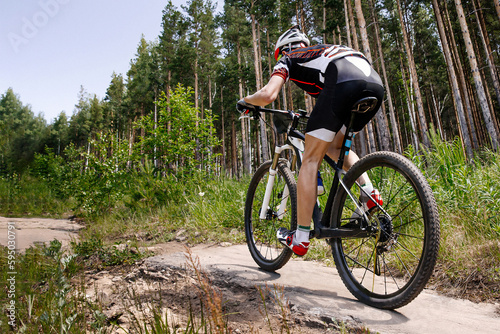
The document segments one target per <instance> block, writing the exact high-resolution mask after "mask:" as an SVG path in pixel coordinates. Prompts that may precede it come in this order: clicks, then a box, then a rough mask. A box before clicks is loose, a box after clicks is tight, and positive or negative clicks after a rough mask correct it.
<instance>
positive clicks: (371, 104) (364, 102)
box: [351, 96, 378, 114]
mask: <svg viewBox="0 0 500 334" xmlns="http://www.w3.org/2000/svg"><path fill="white" fill-rule="evenodd" d="M377 103H378V99H377V98H376V97H373V96H369V97H364V98H362V99H360V100H358V101H357V102H356V103H354V105H353V106H352V108H351V111H352V112H355V113H358V114H364V113H366V112H368V111H371V110H373V109H374V108H375V107H376V106H377Z"/></svg>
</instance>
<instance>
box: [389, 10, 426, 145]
mask: <svg viewBox="0 0 500 334" xmlns="http://www.w3.org/2000/svg"><path fill="white" fill-rule="evenodd" d="M396 3H397V6H398V14H399V20H400V22H401V30H402V32H403V42H404V46H405V50H406V54H407V56H408V63H409V66H410V77H411V81H412V83H413V90H414V94H415V99H416V102H417V111H418V120H419V124H420V129H421V132H422V140H423V142H424V145H425V146H426V147H429V145H430V144H429V138H428V137H427V121H426V119H425V112H424V106H423V101H422V94H421V92H420V85H419V83H418V76H417V68H416V66H415V59H414V58H413V53H412V49H411V47H410V39H409V38H408V33H407V31H406V25H405V22H404V18H403V11H402V10H401V3H400V1H399V0H397V1H396Z"/></svg>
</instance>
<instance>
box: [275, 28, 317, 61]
mask: <svg viewBox="0 0 500 334" xmlns="http://www.w3.org/2000/svg"><path fill="white" fill-rule="evenodd" d="M300 43H304V44H305V45H306V46H309V45H310V44H311V43H310V42H309V38H307V36H306V34H304V33H303V32H302V31H300V26H299V25H295V26H293V27H291V28H290V29H288V30H287V31H285V32H284V33H283V35H281V36H280V38H278V41H277V42H276V46H275V48H274V59H276V60H278V59H279V58H280V54H281V51H282V50H283V47H284V46H286V45H289V48H290V49H292V48H294V47H300Z"/></svg>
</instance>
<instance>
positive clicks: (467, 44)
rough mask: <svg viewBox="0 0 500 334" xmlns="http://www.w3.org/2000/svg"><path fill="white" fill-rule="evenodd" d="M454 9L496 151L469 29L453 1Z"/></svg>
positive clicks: (495, 136) (461, 8)
mask: <svg viewBox="0 0 500 334" xmlns="http://www.w3.org/2000/svg"><path fill="white" fill-rule="evenodd" d="M455 7H456V8H457V14H458V20H459V21H460V27H461V28H462V34H463V37H464V41H465V47H466V50H467V56H468V58H469V64H470V68H471V71H472V77H473V78H474V84H475V86H476V93H477V96H478V98H479V104H480V106H481V110H482V112H483V118H484V123H485V126H486V129H487V131H488V134H489V136H490V142H491V145H492V147H493V149H494V150H495V151H496V150H497V149H498V136H497V133H496V129H495V126H494V124H493V120H492V117H491V111H490V108H489V106H488V101H487V100H486V93H485V91H484V85H483V81H482V79H481V75H480V73H479V68H478V65H477V60H476V54H475V52H474V49H473V47H472V40H471V37H470V34H469V28H468V27H467V22H466V21H465V14H464V9H463V7H462V3H461V2H460V1H455Z"/></svg>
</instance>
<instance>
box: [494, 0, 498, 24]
mask: <svg viewBox="0 0 500 334" xmlns="http://www.w3.org/2000/svg"><path fill="white" fill-rule="evenodd" d="M493 2H494V3H495V9H496V11H497V16H498V20H499V21H500V1H499V0H493Z"/></svg>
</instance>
